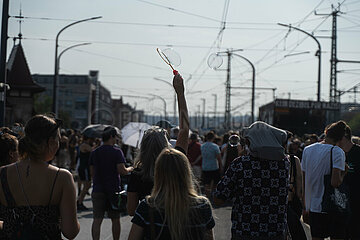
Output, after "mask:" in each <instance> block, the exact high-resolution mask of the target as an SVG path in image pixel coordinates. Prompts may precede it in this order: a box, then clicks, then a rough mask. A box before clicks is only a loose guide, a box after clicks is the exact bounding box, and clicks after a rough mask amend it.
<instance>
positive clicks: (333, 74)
mask: <svg viewBox="0 0 360 240" xmlns="http://www.w3.org/2000/svg"><path fill="white" fill-rule="evenodd" d="M338 13H339V11H338V10H335V11H333V12H332V17H333V18H332V31H331V32H332V34H331V59H330V63H331V67H330V102H338V101H339V97H340V96H338V94H337V91H336V90H337V62H338V61H337V56H336V52H337V49H336V39H337V34H336V31H337V25H336V23H337V22H336V17H337V14H338Z"/></svg>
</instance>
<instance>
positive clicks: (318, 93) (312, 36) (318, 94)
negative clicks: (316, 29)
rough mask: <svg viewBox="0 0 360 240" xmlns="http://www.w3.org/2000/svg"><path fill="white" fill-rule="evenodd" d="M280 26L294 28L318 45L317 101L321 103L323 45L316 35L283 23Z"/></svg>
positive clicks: (316, 54)
mask: <svg viewBox="0 0 360 240" xmlns="http://www.w3.org/2000/svg"><path fill="white" fill-rule="evenodd" d="M278 25H280V26H283V27H288V28H290V30H291V29H292V28H293V29H295V30H298V31H300V32H302V33H305V34H306V35H308V36H309V37H311V38H312V39H314V40H315V42H316V43H317V45H318V50H317V52H316V53H315V56H317V57H318V58H319V63H318V89H317V101H318V102H320V101H321V96H320V90H321V89H320V83H321V45H320V42H319V41H318V40H317V39H316V37H314V35H312V34H310V33H308V32H305V31H304V30H302V29H300V28H297V27H293V26H291V25H288V24H283V23H278Z"/></svg>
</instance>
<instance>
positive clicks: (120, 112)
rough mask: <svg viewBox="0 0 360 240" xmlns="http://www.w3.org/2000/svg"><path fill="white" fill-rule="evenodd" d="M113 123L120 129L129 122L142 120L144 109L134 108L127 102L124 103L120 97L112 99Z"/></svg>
mask: <svg viewBox="0 0 360 240" xmlns="http://www.w3.org/2000/svg"><path fill="white" fill-rule="evenodd" d="M112 102H113V113H114V120H115V122H114V125H115V126H118V127H119V128H120V129H121V128H123V127H124V126H125V125H126V124H128V123H129V122H144V111H142V110H136V109H135V108H133V107H131V106H130V105H129V104H124V103H123V100H122V98H121V97H120V98H119V99H113V100H112Z"/></svg>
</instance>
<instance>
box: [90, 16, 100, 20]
mask: <svg viewBox="0 0 360 240" xmlns="http://www.w3.org/2000/svg"><path fill="white" fill-rule="evenodd" d="M99 18H102V16H97V17H92V18H90V19H91V20H95V19H99Z"/></svg>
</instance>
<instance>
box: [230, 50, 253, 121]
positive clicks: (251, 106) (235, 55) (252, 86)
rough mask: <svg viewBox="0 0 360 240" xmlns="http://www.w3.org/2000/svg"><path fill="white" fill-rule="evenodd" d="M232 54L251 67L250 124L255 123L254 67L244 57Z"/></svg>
mask: <svg viewBox="0 0 360 240" xmlns="http://www.w3.org/2000/svg"><path fill="white" fill-rule="evenodd" d="M232 54H233V55H235V56H238V57H240V58H242V59H244V60H245V61H247V62H248V63H249V64H250V65H251V68H252V72H253V73H252V90H251V122H254V121H255V116H254V111H255V66H254V64H252V62H250V60H249V59H247V58H246V57H243V56H241V55H239V54H237V53H232Z"/></svg>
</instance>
